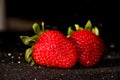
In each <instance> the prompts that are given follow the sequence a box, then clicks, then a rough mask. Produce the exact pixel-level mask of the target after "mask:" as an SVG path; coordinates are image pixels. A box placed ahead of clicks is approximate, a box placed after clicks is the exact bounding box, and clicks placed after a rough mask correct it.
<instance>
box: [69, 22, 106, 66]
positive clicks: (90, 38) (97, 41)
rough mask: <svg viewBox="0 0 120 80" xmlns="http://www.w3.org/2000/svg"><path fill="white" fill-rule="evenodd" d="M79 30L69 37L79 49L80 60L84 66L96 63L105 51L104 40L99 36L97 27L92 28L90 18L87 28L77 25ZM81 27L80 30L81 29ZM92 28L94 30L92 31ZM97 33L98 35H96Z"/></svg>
mask: <svg viewBox="0 0 120 80" xmlns="http://www.w3.org/2000/svg"><path fill="white" fill-rule="evenodd" d="M75 26H76V29H77V31H75V32H73V31H72V33H71V35H69V39H70V40H71V41H72V42H73V43H74V44H75V45H76V47H77V51H78V61H79V62H80V64H82V65H83V66H87V67H88V66H93V65H96V64H97V63H98V62H99V61H100V59H101V56H102V54H103V52H104V50H105V49H104V48H105V45H104V42H103V40H102V39H101V38H100V37H99V36H98V29H97V27H95V28H93V29H92V28H91V27H92V25H91V22H90V20H89V21H88V23H87V24H86V26H85V29H83V28H81V27H79V26H78V25H75ZM79 29H80V30H79ZM90 30H92V31H93V32H94V33H93V32H92V31H90ZM96 34H97V35H96Z"/></svg>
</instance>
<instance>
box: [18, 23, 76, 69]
mask: <svg viewBox="0 0 120 80" xmlns="http://www.w3.org/2000/svg"><path fill="white" fill-rule="evenodd" d="M32 27H33V30H34V32H35V35H33V36H20V39H21V40H22V42H23V43H24V44H25V45H27V46H29V48H28V49H26V51H25V60H26V62H28V63H29V64H30V65H31V66H33V65H34V64H37V65H41V66H45V67H52V68H72V67H73V66H74V65H75V64H76V62H77V50H76V47H75V45H74V44H73V43H72V42H71V41H69V39H68V38H67V37H66V36H65V35H63V34H62V33H61V32H60V31H58V30H45V29H44V22H42V23H41V25H40V26H39V24H37V23H34V24H33V26H32Z"/></svg>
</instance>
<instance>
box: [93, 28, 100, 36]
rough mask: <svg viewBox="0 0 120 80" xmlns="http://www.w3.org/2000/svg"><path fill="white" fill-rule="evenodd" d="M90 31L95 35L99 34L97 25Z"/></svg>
mask: <svg viewBox="0 0 120 80" xmlns="http://www.w3.org/2000/svg"><path fill="white" fill-rule="evenodd" d="M92 32H93V33H94V34H95V35H97V36H99V29H98V28H97V27H94V28H93V29H92Z"/></svg>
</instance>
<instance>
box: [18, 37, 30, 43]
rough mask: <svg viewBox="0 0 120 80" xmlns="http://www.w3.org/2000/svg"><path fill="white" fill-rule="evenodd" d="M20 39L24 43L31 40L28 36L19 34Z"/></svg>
mask: <svg viewBox="0 0 120 80" xmlns="http://www.w3.org/2000/svg"><path fill="white" fill-rule="evenodd" d="M20 39H21V40H22V42H23V43H24V44H25V45H28V44H29V42H30V40H31V39H30V37H29V36H20Z"/></svg>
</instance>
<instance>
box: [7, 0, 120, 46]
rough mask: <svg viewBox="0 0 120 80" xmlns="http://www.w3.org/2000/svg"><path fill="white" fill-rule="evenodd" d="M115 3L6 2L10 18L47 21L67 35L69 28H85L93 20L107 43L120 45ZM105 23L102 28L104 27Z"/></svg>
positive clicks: (39, 0)
mask: <svg viewBox="0 0 120 80" xmlns="http://www.w3.org/2000/svg"><path fill="white" fill-rule="evenodd" d="M117 3H118V2H115V1H106V2H105V1H102V0H96V1H94V0H80V1H51V0H49V1H47V0H6V12H7V14H6V16H7V17H18V18H23V19H28V20H40V21H41V20H43V21H45V23H46V24H49V25H51V26H57V27H58V29H59V30H61V31H63V32H65V33H66V29H67V27H68V26H73V25H74V24H75V23H78V24H80V25H82V26H84V25H85V23H86V22H87V20H88V19H90V20H91V21H92V23H93V25H96V26H98V28H99V29H100V36H101V37H102V38H103V39H104V41H105V43H106V44H107V45H108V44H111V43H115V44H116V45H117V46H118V47H119V44H120V37H119V34H120V32H119V17H120V15H119V4H117ZM100 24H102V26H100Z"/></svg>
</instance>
